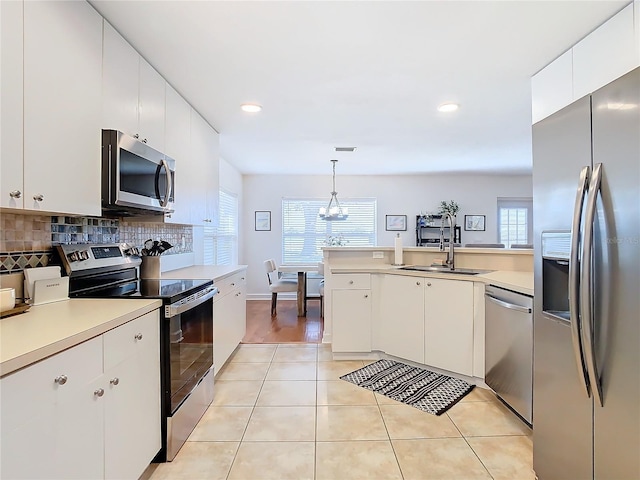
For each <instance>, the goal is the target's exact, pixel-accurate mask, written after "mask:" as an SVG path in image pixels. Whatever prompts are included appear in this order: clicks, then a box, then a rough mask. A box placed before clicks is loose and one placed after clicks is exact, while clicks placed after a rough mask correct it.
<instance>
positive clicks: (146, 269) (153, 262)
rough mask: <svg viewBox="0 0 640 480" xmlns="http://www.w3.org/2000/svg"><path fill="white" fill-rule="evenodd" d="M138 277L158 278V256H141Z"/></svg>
mask: <svg viewBox="0 0 640 480" xmlns="http://www.w3.org/2000/svg"><path fill="white" fill-rule="evenodd" d="M140 278H141V279H142V280H146V279H149V278H160V256H151V257H142V263H141V264H140Z"/></svg>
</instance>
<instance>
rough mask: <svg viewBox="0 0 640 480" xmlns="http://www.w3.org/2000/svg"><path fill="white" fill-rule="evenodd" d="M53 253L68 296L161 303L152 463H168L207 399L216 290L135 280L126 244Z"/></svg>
mask: <svg viewBox="0 0 640 480" xmlns="http://www.w3.org/2000/svg"><path fill="white" fill-rule="evenodd" d="M152 246H153V245H152ZM56 249H57V252H58V254H59V256H60V259H61V261H62V263H63V265H64V268H65V271H66V273H67V274H68V275H69V285H70V288H69V295H70V296H71V297H85V298H91V297H93V298H105V297H108V298H119V299H122V298H157V299H160V300H162V308H161V309H160V326H159V328H160V357H161V358H160V388H161V402H160V403H161V411H162V415H161V432H162V449H161V450H160V452H158V455H157V456H156V458H155V461H157V462H164V461H171V460H173V458H174V457H175V456H176V454H177V453H178V451H179V450H180V448H181V447H182V445H183V444H184V443H185V442H186V440H187V438H188V436H189V435H190V434H191V432H192V431H193V429H194V428H195V426H196V424H197V423H198V421H199V420H200V418H201V417H202V415H204V412H205V411H206V409H207V408H208V407H209V405H210V404H211V402H212V401H213V374H214V372H213V297H214V296H215V295H216V294H217V293H218V289H217V288H216V287H214V286H213V281H212V280H191V279H181V280H163V279H161V278H155V279H151V278H149V279H140V278H139V277H138V266H140V265H141V263H142V260H141V258H140V256H138V255H136V254H135V253H136V250H135V249H134V248H131V247H129V246H128V245H126V244H108V245H91V244H86V245H58V246H57V247H56ZM148 258H155V259H159V256H149V257H148Z"/></svg>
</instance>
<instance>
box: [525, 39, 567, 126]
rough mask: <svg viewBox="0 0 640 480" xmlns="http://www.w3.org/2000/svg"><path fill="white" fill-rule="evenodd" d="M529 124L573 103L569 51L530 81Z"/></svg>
mask: <svg viewBox="0 0 640 480" xmlns="http://www.w3.org/2000/svg"><path fill="white" fill-rule="evenodd" d="M531 99H532V100H531V120H532V121H531V123H532V124H534V123H537V122H538V121H540V120H542V119H543V118H546V117H548V116H549V115H551V114H552V113H554V112H557V111H558V110H561V109H562V108H564V107H566V106H567V105H569V104H570V103H571V102H573V54H572V51H571V50H569V51H567V52H565V53H564V54H562V55H560V56H559V57H558V58H557V59H556V60H555V61H554V62H553V63H551V64H549V65H548V66H547V67H545V68H544V69H542V70H541V71H540V72H539V73H537V74H536V75H534V77H533V78H532V79H531Z"/></svg>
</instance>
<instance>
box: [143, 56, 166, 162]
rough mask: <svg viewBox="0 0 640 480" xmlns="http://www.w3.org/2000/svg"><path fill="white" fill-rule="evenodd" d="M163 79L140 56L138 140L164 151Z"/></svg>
mask: <svg viewBox="0 0 640 480" xmlns="http://www.w3.org/2000/svg"><path fill="white" fill-rule="evenodd" d="M164 116H165V80H164V78H162V77H161V76H160V74H159V73H158V72H156V71H155V69H154V68H153V67H152V66H151V65H149V63H148V62H147V61H146V60H145V59H144V58H142V57H140V89H139V92H138V129H139V133H140V141H142V142H144V143H146V144H148V145H150V146H151V147H153V148H155V149H156V150H158V151H160V152H164Z"/></svg>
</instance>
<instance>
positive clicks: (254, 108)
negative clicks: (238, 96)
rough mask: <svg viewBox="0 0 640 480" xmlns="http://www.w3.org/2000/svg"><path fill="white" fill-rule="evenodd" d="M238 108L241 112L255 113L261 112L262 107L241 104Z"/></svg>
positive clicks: (252, 104)
mask: <svg viewBox="0 0 640 480" xmlns="http://www.w3.org/2000/svg"><path fill="white" fill-rule="evenodd" d="M240 108H241V109H242V111H243V112H249V113H257V112H259V111H260V110H262V105H258V104H257V103H243V104H242V105H240Z"/></svg>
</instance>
